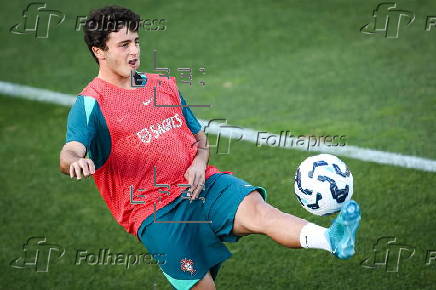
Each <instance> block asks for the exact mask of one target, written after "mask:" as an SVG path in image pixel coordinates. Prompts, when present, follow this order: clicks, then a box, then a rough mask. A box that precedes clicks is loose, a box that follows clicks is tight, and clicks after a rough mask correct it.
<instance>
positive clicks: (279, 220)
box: [233, 190, 308, 248]
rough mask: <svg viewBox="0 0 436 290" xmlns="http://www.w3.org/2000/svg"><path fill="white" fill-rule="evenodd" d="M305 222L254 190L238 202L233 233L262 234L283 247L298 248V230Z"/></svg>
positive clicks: (299, 230)
mask: <svg viewBox="0 0 436 290" xmlns="http://www.w3.org/2000/svg"><path fill="white" fill-rule="evenodd" d="M307 223H308V222H307V221H306V220H304V219H301V218H298V217H296V216H293V215H291V214H288V213H284V212H282V211H280V210H279V209H277V208H275V207H273V206H272V205H270V204H269V203H267V202H265V201H264V200H263V198H262V196H261V195H260V193H259V192H258V191H257V190H255V191H252V192H251V193H250V194H248V195H247V196H246V197H245V198H244V199H243V200H242V202H241V203H240V205H239V207H238V210H237V212H236V215H235V220H234V224H233V233H234V234H235V235H238V236H244V235H249V234H264V235H267V236H269V237H271V238H272V239H273V240H274V241H276V242H277V243H279V244H281V245H283V246H285V247H289V248H300V247H301V245H300V232H301V229H302V228H303V227H304V226H305V225H306V224H307Z"/></svg>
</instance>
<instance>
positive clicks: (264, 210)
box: [247, 190, 273, 233]
mask: <svg viewBox="0 0 436 290" xmlns="http://www.w3.org/2000/svg"><path fill="white" fill-rule="evenodd" d="M254 192H256V193H253V194H252V196H251V198H252V204H253V207H252V214H251V216H250V218H249V219H248V225H247V227H248V228H249V229H250V230H251V231H252V232H255V233H264V230H265V228H266V227H267V222H268V220H269V218H270V217H271V210H272V209H273V207H272V206H271V205H269V204H268V203H266V202H265V201H264V200H263V198H262V196H261V195H260V193H259V192H258V191H257V190H255V191H254Z"/></svg>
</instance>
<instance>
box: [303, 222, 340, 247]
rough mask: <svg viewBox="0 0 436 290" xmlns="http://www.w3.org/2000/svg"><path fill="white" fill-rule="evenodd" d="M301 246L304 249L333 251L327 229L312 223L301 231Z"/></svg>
mask: <svg viewBox="0 0 436 290" xmlns="http://www.w3.org/2000/svg"><path fill="white" fill-rule="evenodd" d="M300 244H301V247H302V248H310V249H322V250H326V251H329V252H331V251H332V249H331V246H330V241H329V238H328V234H327V229H326V228H323V227H320V226H318V225H315V224H312V223H307V224H306V225H305V226H304V227H303V228H302V229H301V232H300Z"/></svg>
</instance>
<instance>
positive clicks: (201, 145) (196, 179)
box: [179, 92, 209, 199]
mask: <svg viewBox="0 0 436 290" xmlns="http://www.w3.org/2000/svg"><path fill="white" fill-rule="evenodd" d="M179 96H180V100H181V103H182V105H186V101H185V100H184V99H183V96H182V94H181V93H180V92H179ZM183 117H184V118H185V120H186V124H187V125H188V127H189V129H190V130H191V132H192V134H193V135H194V137H195V139H196V140H197V142H196V143H197V148H198V150H197V155H196V156H195V158H194V160H193V161H192V163H191V165H190V166H189V168H188V169H187V170H186V173H185V178H186V179H187V180H188V183H189V185H190V188H189V191H191V199H196V198H197V196H198V195H199V194H200V192H201V190H202V189H203V187H204V182H205V175H206V167H207V163H208V161H209V146H208V142H207V136H206V134H205V133H204V132H203V131H202V130H201V125H200V122H198V120H197V118H196V117H195V115H194V113H193V112H192V111H191V109H190V108H189V107H183Z"/></svg>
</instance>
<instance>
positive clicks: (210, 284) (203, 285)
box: [191, 272, 215, 290]
mask: <svg viewBox="0 0 436 290" xmlns="http://www.w3.org/2000/svg"><path fill="white" fill-rule="evenodd" d="M191 289H193V290H215V282H214V281H213V278H212V276H211V275H210V273H209V272H207V273H206V275H204V277H203V278H202V279H201V280H200V281H198V282H197V283H195V285H194V286H193V287H192V288H191Z"/></svg>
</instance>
